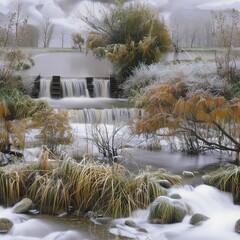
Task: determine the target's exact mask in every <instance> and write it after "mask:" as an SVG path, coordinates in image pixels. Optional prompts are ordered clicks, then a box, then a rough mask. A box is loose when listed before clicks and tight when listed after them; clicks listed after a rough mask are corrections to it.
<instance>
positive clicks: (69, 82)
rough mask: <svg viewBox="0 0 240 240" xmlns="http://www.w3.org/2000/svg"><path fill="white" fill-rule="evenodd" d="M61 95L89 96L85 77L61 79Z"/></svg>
mask: <svg viewBox="0 0 240 240" xmlns="http://www.w3.org/2000/svg"><path fill="white" fill-rule="evenodd" d="M61 85H62V90H63V97H89V93H88V89H87V83H86V79H61Z"/></svg>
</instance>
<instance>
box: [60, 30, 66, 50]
mask: <svg viewBox="0 0 240 240" xmlns="http://www.w3.org/2000/svg"><path fill="white" fill-rule="evenodd" d="M60 38H61V46H62V48H63V47H64V39H65V32H64V31H61V34H60Z"/></svg>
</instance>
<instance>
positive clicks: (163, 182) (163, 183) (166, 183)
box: [159, 179, 172, 189]
mask: <svg viewBox="0 0 240 240" xmlns="http://www.w3.org/2000/svg"><path fill="white" fill-rule="evenodd" d="M159 184H160V186H161V187H163V188H166V189H168V188H170V187H171V186H172V185H171V183H170V182H169V181H168V180H166V179H162V180H159Z"/></svg>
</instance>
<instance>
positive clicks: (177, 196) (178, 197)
mask: <svg viewBox="0 0 240 240" xmlns="http://www.w3.org/2000/svg"><path fill="white" fill-rule="evenodd" d="M169 197H170V198H172V199H181V198H182V197H181V195H180V194H178V193H172V194H171V195H170V196H169Z"/></svg>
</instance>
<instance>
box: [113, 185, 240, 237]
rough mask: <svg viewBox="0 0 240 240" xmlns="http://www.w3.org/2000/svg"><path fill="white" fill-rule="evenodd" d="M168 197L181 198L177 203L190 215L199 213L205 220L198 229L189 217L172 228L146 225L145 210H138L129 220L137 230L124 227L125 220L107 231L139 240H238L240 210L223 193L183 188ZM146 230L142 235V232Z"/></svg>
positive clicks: (166, 225)
mask: <svg viewBox="0 0 240 240" xmlns="http://www.w3.org/2000/svg"><path fill="white" fill-rule="evenodd" d="M170 193H178V194H180V195H181V197H182V199H181V201H182V202H184V203H186V204H188V205H189V206H190V207H191V209H192V211H193V213H201V214H204V215H205V216H207V217H209V219H208V220H207V221H205V222H203V223H201V224H200V225H197V226H193V225H191V224H190V217H191V216H190V215H187V216H186V217H185V218H184V219H183V221H182V222H181V223H175V224H163V225H160V224H150V223H149V221H148V215H149V209H147V210H138V211H136V212H134V213H133V215H132V217H131V218H128V219H130V220H133V221H134V222H135V223H136V224H137V225H138V229H141V230H140V231H138V229H137V228H131V227H128V226H126V225H125V224H124V222H125V221H126V220H128V219H116V220H115V221H114V223H115V224H116V225H115V227H113V228H110V229H109V231H110V232H111V233H113V234H116V235H121V236H125V237H129V238H133V239H139V240H147V239H151V240H159V239H161V240H238V239H240V236H239V234H237V233H235V232H234V227H235V223H236V221H237V220H238V219H240V206H236V205H234V204H233V199H232V196H231V195H230V194H227V193H223V192H221V191H219V190H217V189H215V188H213V187H210V186H206V185H200V186H198V187H196V188H192V187H191V186H185V187H181V188H172V189H170ZM142 229H145V230H146V233H145V232H143V231H142Z"/></svg>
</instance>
